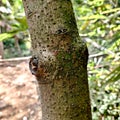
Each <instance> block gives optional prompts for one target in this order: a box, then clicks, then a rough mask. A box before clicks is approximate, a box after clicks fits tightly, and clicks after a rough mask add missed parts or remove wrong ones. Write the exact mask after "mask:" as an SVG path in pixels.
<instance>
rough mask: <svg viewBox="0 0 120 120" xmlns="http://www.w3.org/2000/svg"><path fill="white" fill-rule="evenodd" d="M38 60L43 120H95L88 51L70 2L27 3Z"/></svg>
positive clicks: (41, 0)
mask: <svg viewBox="0 0 120 120" xmlns="http://www.w3.org/2000/svg"><path fill="white" fill-rule="evenodd" d="M23 3H24V7H25V11H26V16H27V20H28V25H29V30H30V35H31V39H32V48H33V58H34V57H35V58H37V59H38V67H37V69H36V73H35V75H36V78H37V81H38V84H39V91H40V92H39V94H40V102H41V105H42V120H91V109H90V99H89V89H88V81H87V60H88V51H87V47H86V45H85V43H84V42H83V41H82V40H81V39H80V37H79V34H78V30H77V26H76V22H75V17H74V13H73V9H72V4H71V1H70V0H23Z"/></svg>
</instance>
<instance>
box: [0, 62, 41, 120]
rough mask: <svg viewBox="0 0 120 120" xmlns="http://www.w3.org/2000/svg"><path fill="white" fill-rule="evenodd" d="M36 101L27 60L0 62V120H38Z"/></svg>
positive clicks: (38, 110) (34, 88)
mask: <svg viewBox="0 0 120 120" xmlns="http://www.w3.org/2000/svg"><path fill="white" fill-rule="evenodd" d="M37 99H38V96H37V92H36V80H35V78H34V76H32V75H31V73H30V71H29V68H28V60H22V61H19V60H18V61H17V62H12V61H7V62H3V63H1V62H0V120H40V118H41V117H40V116H41V112H40V111H41V110H40V107H39V104H38V100H37Z"/></svg>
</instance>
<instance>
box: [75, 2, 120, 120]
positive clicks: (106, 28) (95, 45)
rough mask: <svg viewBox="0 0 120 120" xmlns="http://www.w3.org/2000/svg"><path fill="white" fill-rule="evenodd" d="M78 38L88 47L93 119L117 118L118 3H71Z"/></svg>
mask: <svg viewBox="0 0 120 120" xmlns="http://www.w3.org/2000/svg"><path fill="white" fill-rule="evenodd" d="M73 3H74V10H75V14H76V20H77V23H78V28H79V31H80V32H79V33H80V36H81V38H82V39H83V40H84V41H86V42H87V43H88V47H89V52H90V56H89V64H88V72H89V83H90V90H91V98H92V112H93V120H101V119H104V120H111V119H113V120H118V119H120V99H119V97H120V84H119V82H120V34H119V31H120V25H119V23H120V21H119V20H120V8H119V6H120V1H118V0H110V1H108V0H83V1H82V0H74V1H73Z"/></svg>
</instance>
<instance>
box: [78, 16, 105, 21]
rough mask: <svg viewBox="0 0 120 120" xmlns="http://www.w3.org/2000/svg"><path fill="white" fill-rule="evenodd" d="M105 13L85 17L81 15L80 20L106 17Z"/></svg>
mask: <svg viewBox="0 0 120 120" xmlns="http://www.w3.org/2000/svg"><path fill="white" fill-rule="evenodd" d="M106 18H107V17H105V16H104V15H91V16H85V17H79V18H77V19H78V20H93V19H106Z"/></svg>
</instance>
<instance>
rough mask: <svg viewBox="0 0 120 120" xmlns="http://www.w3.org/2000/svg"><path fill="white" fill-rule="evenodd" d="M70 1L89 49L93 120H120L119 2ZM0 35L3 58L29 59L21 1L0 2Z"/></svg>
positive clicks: (28, 41)
mask: <svg viewBox="0 0 120 120" xmlns="http://www.w3.org/2000/svg"><path fill="white" fill-rule="evenodd" d="M72 1H73V5H74V11H75V15H76V20H77V24H78V29H79V34H80V37H81V39H82V40H84V41H86V43H87V45H88V48H89V54H90V55H89V63H88V75H89V86H90V92H91V103H92V115H93V120H120V34H119V32H120V0H72ZM0 33H1V34H0V41H1V42H0V45H1V46H4V50H3V52H4V58H10V57H21V56H28V55H30V46H31V45H30V37H29V33H28V26H27V22H26V18H25V13H24V9H23V5H22V1H21V0H1V1H0ZM1 48H2V47H1Z"/></svg>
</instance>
